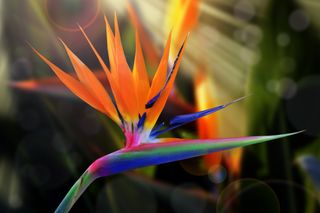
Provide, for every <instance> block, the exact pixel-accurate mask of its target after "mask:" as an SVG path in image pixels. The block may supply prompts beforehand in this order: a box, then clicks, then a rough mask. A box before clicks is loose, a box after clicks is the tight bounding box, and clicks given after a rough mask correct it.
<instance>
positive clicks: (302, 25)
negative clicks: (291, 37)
mask: <svg viewBox="0 0 320 213" xmlns="http://www.w3.org/2000/svg"><path fill="white" fill-rule="evenodd" d="M289 24H290V26H291V28H292V29H293V30H295V31H298V32H300V31H304V30H305V29H307V27H308V26H309V17H308V15H307V14H306V13H305V12H304V11H303V10H295V11H293V12H292V13H291V14H290V16H289Z"/></svg>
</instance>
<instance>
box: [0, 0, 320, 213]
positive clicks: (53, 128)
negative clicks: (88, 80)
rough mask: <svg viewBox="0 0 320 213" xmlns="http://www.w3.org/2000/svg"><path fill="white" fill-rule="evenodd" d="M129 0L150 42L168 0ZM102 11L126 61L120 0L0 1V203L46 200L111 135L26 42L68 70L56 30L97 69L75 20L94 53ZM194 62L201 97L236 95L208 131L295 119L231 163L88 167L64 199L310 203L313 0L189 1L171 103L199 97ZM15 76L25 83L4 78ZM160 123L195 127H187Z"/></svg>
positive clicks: (153, 208) (315, 79)
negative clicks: (91, 171) (79, 189)
mask: <svg viewBox="0 0 320 213" xmlns="http://www.w3.org/2000/svg"><path fill="white" fill-rule="evenodd" d="M132 3H134V5H135V9H136V10H137V12H138V14H139V17H140V20H141V22H142V23H143V26H144V27H145V29H146V31H147V32H148V35H149V38H150V40H152V42H153V43H154V45H155V48H156V49H157V50H158V51H159V52H161V50H162V48H163V44H164V42H165V40H166V38H167V35H168V29H167V28H166V27H165V20H166V18H167V11H168V7H170V4H169V1H165V0H163V1H152V0H139V1H132ZM115 11H116V12H117V15H118V18H119V22H120V28H121V32H122V41H123V44H124V48H125V50H126V54H127V60H128V63H129V65H130V66H131V65H132V62H133V59H134V47H135V45H134V34H135V31H134V28H133V26H132V23H131V22H130V17H129V15H128V11H127V7H126V1H120V0H33V1H18V0H11V1H8V0H7V1H5V0H2V1H0V212H53V211H54V209H55V208H56V207H57V206H58V204H59V203H60V201H61V200H62V198H63V197H64V195H65V193H66V192H67V191H68V190H69V188H70V187H71V185H72V184H73V183H74V181H75V180H76V179H77V178H78V177H79V176H80V175H81V174H82V172H83V171H84V170H85V169H86V168H87V166H88V165H89V164H90V163H91V162H92V161H93V160H94V159H96V158H98V157H99V156H102V155H104V154H107V153H110V152H112V151H114V150H116V149H117V148H118V147H119V146H121V145H122V141H123V136H122V135H121V132H120V130H119V129H118V127H117V126H116V125H115V124H113V123H112V121H110V120H109V119H108V118H106V117H105V116H103V115H102V114H100V113H98V112H97V111H95V110H93V109H92V108H90V107H89V106H88V105H86V104H84V103H83V102H82V101H80V100H78V98H76V97H75V96H73V95H72V94H71V93H70V92H68V90H67V89H66V88H65V87H63V86H62V85H61V84H60V83H59V81H55V79H54V78H49V77H50V76H51V77H53V73H52V71H51V70H50V69H49V68H48V67H47V66H46V65H45V64H44V63H43V62H42V61H41V60H40V59H39V58H38V57H37V56H36V55H35V54H34V52H33V51H32V50H31V48H30V46H29V45H28V43H30V44H31V45H32V46H34V47H35V48H36V49H38V50H39V51H40V52H41V53H42V54H44V55H45V56H47V57H48V58H50V59H51V60H52V61H54V62H55V63H56V64H58V65H59V66H60V67H62V68H63V69H65V70H69V71H72V68H71V66H70V63H69V62H68V61H67V60H66V55H65V52H64V51H63V49H62V45H61V44H60V43H59V42H58V38H62V40H64V41H65V42H66V43H67V44H68V45H69V46H70V47H71V49H72V50H73V51H74V52H75V53H76V54H77V55H78V56H79V57H80V58H81V59H83V61H84V62H86V64H87V65H88V66H89V67H90V68H92V69H93V70H100V69H101V68H100V67H99V64H98V61H97V60H96V59H95V57H94V54H93V53H92V51H91V50H90V47H89V46H88V45H87V43H86V42H85V39H84V37H83V35H82V34H81V32H79V28H78V27H77V24H79V25H81V26H82V27H83V28H85V31H86V32H87V34H88V36H89V37H90V39H91V40H92V41H93V43H94V44H95V46H96V47H97V49H98V51H99V52H100V53H101V54H102V56H103V57H104V58H105V59H106V58H107V55H106V41H105V25H104V21H103V16H104V15H106V16H107V17H109V20H112V17H113V14H114V12H115ZM149 67H150V69H149V71H150V75H152V74H153V71H154V70H153V69H152V66H151V65H150V66H149ZM199 67H200V68H199ZM198 69H203V70H205V73H206V77H205V78H206V80H207V81H208V82H210V83H209V84H210V91H209V93H210V98H211V99H212V100H213V103H214V105H218V104H223V103H226V102H228V101H231V100H233V99H234V98H238V97H241V96H244V95H250V96H249V97H248V98H246V99H245V100H244V101H242V102H240V103H237V104H235V105H233V106H231V107H229V108H228V109H225V110H223V111H221V112H219V113H218V123H217V124H218V129H217V132H218V133H217V137H236V136H243V135H265V134H278V133H286V132H294V131H299V130H303V129H306V131H305V132H304V133H302V134H300V135H298V136H294V137H290V138H286V139H283V140H282V141H279V140H278V141H274V142H269V143H267V144H261V145H254V146H252V147H247V148H245V149H244V150H243V153H242V155H241V156H242V157H241V158H240V159H239V158H237V159H238V163H239V171H235V170H232V169H230V168H227V166H226V162H227V161H228V160H225V162H224V163H223V162H222V163H221V164H219V165H215V166H214V168H213V169H212V168H211V169H209V170H207V169H204V168H201V162H200V161H201V159H199V158H198V159H191V160H186V161H182V162H175V163H170V164H165V165H160V166H157V167H148V168H144V169H139V170H136V171H131V172H128V173H125V174H122V175H116V176H113V177H109V178H103V179H100V180H98V181H96V182H95V183H94V184H92V186H90V188H89V189H88V191H86V192H85V193H84V195H83V196H82V197H81V198H80V199H79V201H78V202H77V203H76V205H75V206H74V208H73V209H72V212H121V213H122V212H192V213H197V212H199V213H202V212H228V213H229V212H266V213H267V212H268V213H270V212H290V213H291V212H292V213H295V212H296V213H298V212H299V213H300V212H320V206H319V204H320V144H319V143H320V138H319V135H320V125H319V120H320V70H319V69H320V3H319V1H317V0H296V1H293V0H281V1H277V0H260V1H258V0H202V1H200V3H199V20H198V23H197V25H196V26H195V28H194V29H193V30H192V32H191V34H190V40H189V42H188V45H187V49H186V54H185V55H184V58H183V60H182V65H181V68H180V73H179V77H178V79H177V83H176V85H177V87H176V91H177V93H178V94H179V98H180V99H179V100H180V101H181V100H183V102H184V104H182V105H181V106H180V107H181V110H182V111H183V110H185V111H187V106H190V107H192V106H194V105H195V102H196V101H195V100H196V99H197V98H199V97H197V95H198V96H199V94H198V93H196V92H195V90H196V88H197V85H196V86H195V83H194V79H195V76H196V74H197V72H198ZM39 79H42V81H41V80H39ZM43 79H44V80H43ZM27 80H29V81H31V82H36V83H31V84H30V85H31V86H30V87H29V88H30V90H24V89H17V88H13V87H10V82H13V81H14V82H16V81H27ZM200 96H201V94H200ZM178 110H179V107H178ZM166 111H167V112H169V113H171V114H175V113H177V112H175V111H174V110H172V109H171V108H170V107H169V108H168V109H167V110H166ZM178 112H179V111H178ZM173 134H178V135H183V136H184V137H197V130H196V126H195V125H192V124H191V125H188V126H186V127H181V128H179V130H177V131H176V132H174V133H173ZM231 157H232V156H231Z"/></svg>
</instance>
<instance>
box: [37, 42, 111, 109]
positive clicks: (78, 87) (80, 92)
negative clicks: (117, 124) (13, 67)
mask: <svg viewBox="0 0 320 213" xmlns="http://www.w3.org/2000/svg"><path fill="white" fill-rule="evenodd" d="M32 49H33V50H34V51H35V52H36V53H37V54H38V55H39V56H40V58H41V59H42V60H43V61H44V62H45V63H46V64H48V66H49V67H50V68H51V69H52V70H53V72H54V73H55V74H56V75H57V77H58V78H59V79H60V80H61V81H62V83H64V85H66V87H68V88H69V89H70V90H71V91H72V92H73V93H74V94H75V95H76V96H78V97H79V98H81V99H82V100H83V101H85V102H86V103H88V104H89V105H90V106H92V107H93V108H95V109H97V110H99V111H101V112H103V113H106V110H105V108H104V107H103V105H102V104H101V103H100V102H99V101H98V100H97V98H96V97H94V96H93V95H92V94H91V93H90V92H89V91H88V89H87V87H86V86H85V85H83V84H82V83H81V82H79V81H77V80H76V79H74V78H73V77H71V76H70V75H69V74H67V73H65V72H64V71H63V70H61V69H60V68H59V67H57V66H56V65H54V64H53V63H51V62H50V61H49V60H48V59H47V58H46V57H44V56H43V55H41V54H40V53H39V52H38V51H37V50H35V49H34V48H32Z"/></svg>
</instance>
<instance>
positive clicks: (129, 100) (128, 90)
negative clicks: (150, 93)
mask: <svg viewBox="0 0 320 213" xmlns="http://www.w3.org/2000/svg"><path fill="white" fill-rule="evenodd" d="M114 28H115V38H114V41H115V50H116V59H117V65H118V68H117V72H118V81H119V85H121V88H123V89H122V90H121V92H122V97H123V98H124V100H125V102H126V104H127V106H128V109H129V113H130V116H131V119H132V121H135V120H137V119H138V114H139V111H138V104H137V103H138V101H137V94H136V90H135V89H133V88H134V83H133V76H132V72H131V70H130V68H129V66H128V64H127V60H126V57H125V54H124V51H123V47H122V43H121V37H120V31H119V25H118V19H117V16H116V14H115V16H114Z"/></svg>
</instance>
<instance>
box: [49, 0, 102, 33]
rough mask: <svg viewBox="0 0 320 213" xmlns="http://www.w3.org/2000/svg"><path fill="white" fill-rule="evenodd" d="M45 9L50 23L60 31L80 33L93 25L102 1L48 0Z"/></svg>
mask: <svg viewBox="0 0 320 213" xmlns="http://www.w3.org/2000/svg"><path fill="white" fill-rule="evenodd" d="M45 9H46V13H47V17H48V19H49V21H50V22H51V23H52V24H53V25H54V26H55V27H57V28H58V29H60V30H63V31H69V32H77V31H79V27H78V26H77V25H78V24H79V25H80V26H82V27H83V28H84V29H85V28H87V27H89V26H90V25H91V24H93V23H94V22H95V21H96V19H97V17H98V15H99V12H100V9H101V0H46V1H45Z"/></svg>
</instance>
